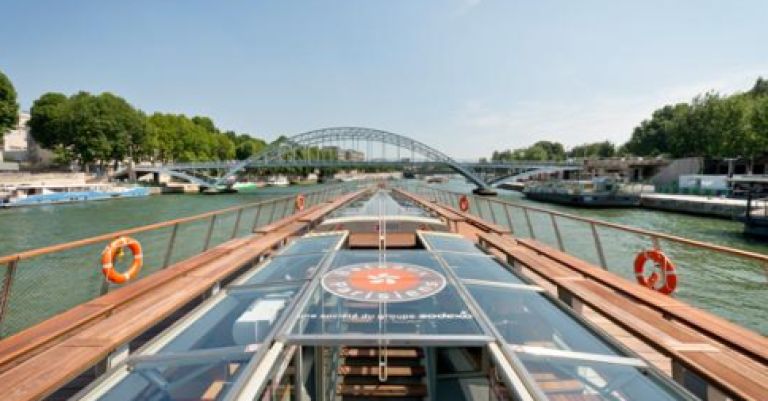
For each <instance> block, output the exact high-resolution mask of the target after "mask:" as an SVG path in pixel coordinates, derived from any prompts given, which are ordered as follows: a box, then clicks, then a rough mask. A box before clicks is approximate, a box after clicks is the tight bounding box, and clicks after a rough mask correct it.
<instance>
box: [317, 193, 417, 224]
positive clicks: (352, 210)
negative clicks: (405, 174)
mask: <svg viewBox="0 0 768 401" xmlns="http://www.w3.org/2000/svg"><path fill="white" fill-rule="evenodd" d="M378 215H386V216H403V215H407V216H427V215H428V214H427V212H425V211H424V210H423V209H421V208H419V207H415V206H414V205H412V204H409V203H407V202H404V201H403V200H402V199H400V198H399V197H396V196H393V194H392V193H390V192H389V191H377V192H375V193H374V194H372V195H370V196H368V197H364V198H361V199H360V200H357V201H354V202H352V203H350V204H349V205H348V206H347V207H344V208H342V209H339V210H337V211H335V212H333V213H331V214H330V216H329V217H330V218H336V217H346V216H378Z"/></svg>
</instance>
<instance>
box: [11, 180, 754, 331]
mask: <svg viewBox="0 0 768 401" xmlns="http://www.w3.org/2000/svg"><path fill="white" fill-rule="evenodd" d="M441 187H443V188H445V189H451V190H458V191H469V190H470V189H471V187H470V186H468V185H467V184H465V183H464V182H463V181H458V180H455V181H450V182H449V183H447V184H443V185H441ZM310 189H312V187H311V186H301V187H291V188H263V189H259V190H256V191H253V192H247V193H240V194H230V195H218V196H210V195H163V196H151V197H145V198H135V199H122V200H110V201H99V202H86V203H75V204H68V205H51V206H38V207H29V208H19V209H7V210H0V255H6V254H10V253H14V252H18V251H21V250H27V249H33V248H38V247H42V246H47V245H52V244H55V243H61V242H67V241H72V240H76V239H80V238H85V237H89V236H93V235H98V234H103V233H107V232H111V231H115V230H120V229H124V228H129V227H135V226H140V225H145V224H150V223H155V222H160V221H164V220H169V219H173V218H178V217H184V216H191V215H195V214H199V213H203V212H206V211H210V210H216V209H221V208H225V207H229V206H234V205H241V204H244V203H251V202H258V201H261V200H265V199H268V198H271V197H276V196H284V195H289V194H294V193H296V192H298V191H307V190H310ZM500 197H501V198H504V199H506V200H509V201H511V202H516V203H520V204H526V205H532V206H537V207H541V208H549V209H553V210H558V211H563V212H567V213H571V214H576V215H580V216H584V217H591V218H596V219H600V220H605V221H610V222H615V223H620V224H624V225H629V226H635V227H641V228H644V229H648V230H653V231H658V232H662V233H668V234H673V235H677V236H683V237H688V238H692V239H696V240H702V241H707V242H712V243H716V244H721V245H727V246H731V247H736V248H741V249H747V250H751V251H756V252H760V253H768V244H766V243H764V242H759V241H755V240H750V239H748V238H745V237H744V236H742V234H741V229H742V225H741V224H740V223H738V222H732V221H727V220H720V219H712V218H704V217H696V216H690V215H683V214H675V213H666V212H657V211H649V210H643V209H603V210H594V209H580V208H570V207H564V206H556V205H549V204H542V203H538V202H532V201H528V200H526V199H524V198H523V196H522V194H520V193H517V192H512V191H509V192H507V191H503V192H502V193H501V194H500ZM518 218H519V217H513V220H515V219H518ZM533 223H534V225H535V226H536V231H537V233H538V234H539V236H540V237H541V238H540V239H541V240H544V241H545V242H549V243H552V241H553V239H552V238H553V236H552V235H549V238H547V233H546V230H547V228H548V227H550V226H551V223H550V222H548V221H546V220H544V219H542V218H541V216H539V217H536V216H534V218H533ZM523 224H524V223H520V226H522V225H523ZM561 230H562V234H563V238H564V242H565V248H566V250H567V251H568V252H570V253H573V254H575V255H577V256H579V257H582V258H583V259H586V260H589V261H591V262H593V263H596V255H595V252H594V251H593V250H594V244H593V242H592V237H591V233H590V232H589V231H588V230H586V231H585V230H584V227H583V226H581V227H580V226H579V225H578V224H570V223H569V222H567V221H564V222H562V223H561ZM198 231H200V232H202V231H204V228H203V226H201V229H200V230H198ZM550 234H551V233H550ZM163 238H164V239H158V240H155V241H157V242H160V243H161V244H165V242H164V241H167V233H166V237H163ZM180 238H181V233H180ZM601 239H602V241H603V246H604V247H605V248H606V252H605V253H606V257H607V259H608V262H609V269H610V270H612V271H614V272H616V273H617V274H620V275H622V276H624V277H626V278H628V279H632V280H633V278H632V260H631V257H632V255H633V254H634V253H635V252H636V250H637V249H638V248H639V247H643V246H645V245H644V243H643V241H646V240H645V239H642V238H636V236H635V237H633V236H624V235H622V234H621V233H612V232H602V231H601ZM144 241H145V240H142V243H144ZM146 241H147V242H151V241H153V240H152V239H151V238H148V239H146ZM646 242H647V241H646ZM648 245H650V243H648ZM102 246H103V245H102ZM662 248H663V249H664V250H665V251H667V253H668V254H670V255H671V257H672V258H673V260H675V262H676V263H678V267H679V278H680V286H679V289H678V292H677V293H676V294H675V296H676V297H679V298H680V299H683V300H685V301H687V302H691V303H692V304H694V305H696V306H699V307H701V308H704V309H707V310H710V311H712V312H714V313H716V314H719V315H721V316H723V317H725V318H727V319H729V320H732V321H735V322H737V323H739V324H742V325H744V326H747V327H749V328H751V329H753V330H756V331H758V332H761V333H763V334H768V308H766V306H765V305H768V285H766V276H765V273H764V271H763V267H762V266H758V265H755V264H754V263H752V264H750V263H746V262H744V261H742V260H740V259H738V258H733V257H722V256H719V255H713V254H711V253H710V252H705V251H700V250H696V249H692V248H685V247H678V246H676V245H674V244H662ZM98 252H100V247H95V248H94V249H93V250H92V252H90V251H89V253H88V254H87V256H84V258H86V259H90V258H94V257H97V255H98ZM158 252H159V251H158ZM90 253H96V254H95V255H90ZM159 255H160V254H159V253H158V257H159ZM86 264H87V267H86V268H87V269H91V270H93V271H94V273H93V275H92V276H91V280H99V274H98V273H97V271H98V268H97V263H95V262H94V263H90V262H88V263H86ZM50 265H51V266H58V265H57V264H56V263H55V262H51V263H50ZM22 267H23V266H22ZM27 267H28V266H27ZM22 270H24V271H28V270H32V269H29V268H27V269H20V270H19V271H20V272H21V271H22ZM42 270H43V269H40V271H42ZM28 274H34V275H35V281H34V282H39V281H37V280H43V279H44V278H42V277H40V275H39V273H34V272H33V273H28ZM30 282H31V283H34V282H33V281H32V280H30ZM30 285H32V284H30ZM69 285H71V283H62V291H66V288H68V287H67V286H69ZM88 285H90V286H96V285H98V282H94V283H91V284H88ZM17 291H21V290H17ZM88 296H90V295H88ZM38 297H40V295H39V294H38ZM83 297H85V295H83ZM43 298H44V297H43ZM41 302H42V301H41ZM40 307H41V308H50V307H52V305H50V303H49V302H45V303H43V304H42V305H41V306H40ZM56 309H63V306H62V307H59V308H56ZM19 324H21V323H19ZM8 330H11V329H6V331H5V333H6V334H8V333H9V331H8ZM11 331H14V330H11ZM0 334H2V333H0Z"/></svg>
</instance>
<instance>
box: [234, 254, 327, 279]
mask: <svg viewBox="0 0 768 401" xmlns="http://www.w3.org/2000/svg"><path fill="white" fill-rule="evenodd" d="M324 257H325V254H324V253H309V254H302V255H295V256H276V257H274V258H273V259H271V260H269V261H268V262H267V263H266V264H264V266H262V267H261V268H260V269H258V270H257V271H256V272H255V273H254V274H253V276H251V277H249V278H248V279H246V280H245V282H244V283H243V285H250V284H258V283H269V282H274V281H292V280H304V279H306V278H307V277H309V276H311V275H312V272H314V270H315V268H316V267H317V265H318V264H319V263H320V261H321V260H323V258H324Z"/></svg>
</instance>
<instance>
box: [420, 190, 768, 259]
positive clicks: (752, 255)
mask: <svg viewBox="0 0 768 401" xmlns="http://www.w3.org/2000/svg"><path fill="white" fill-rule="evenodd" d="M429 190H430V191H442V192H446V193H449V194H453V195H459V196H460V195H466V194H462V193H460V192H454V191H448V190H444V189H436V188H429ZM470 196H473V197H474V195H470ZM491 202H496V203H500V204H503V205H507V206H509V207H516V208H520V209H527V210H529V211H534V212H540V213H546V214H550V215H553V216H558V217H563V218H567V219H571V220H576V221H581V222H584V223H589V224H595V225H598V226H601V227H606V228H613V229H616V230H620V231H626V232H631V233H634V234H639V235H645V236H648V237H651V238H654V237H655V238H658V239H663V240H667V241H672V242H676V243H680V244H685V245H690V246H694V247H697V248H701V249H707V250H710V251H716V252H722V253H727V254H729V255H733V256H739V257H742V258H745V259H753V260H757V261H760V262H763V263H766V264H768V255H763V254H760V253H757V252H751V251H745V250H743V249H737V248H731V247H727V246H723V245H717V244H712V243H709V242H703V241H696V240H692V239H688V238H683V237H678V236H676V235H671V234H665V233H660V232H656V231H650V230H645V229H642V228H636V227H630V226H625V225H622V224H616V223H610V222H607V221H603V220H597V219H590V218H587V217H581V216H576V215H573V214H569V213H563V212H558V211H555V210H551V209H545V208H539V207H535V206H526V205H520V204H517V203H512V202H509V201H503V200H499V199H493V200H491Z"/></svg>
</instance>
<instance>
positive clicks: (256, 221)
mask: <svg viewBox="0 0 768 401" xmlns="http://www.w3.org/2000/svg"><path fill="white" fill-rule="evenodd" d="M260 214H261V205H259V206H257V207H256V215H255V216H253V227H251V232H254V231H256V226H257V225H258V224H259V215H260Z"/></svg>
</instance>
